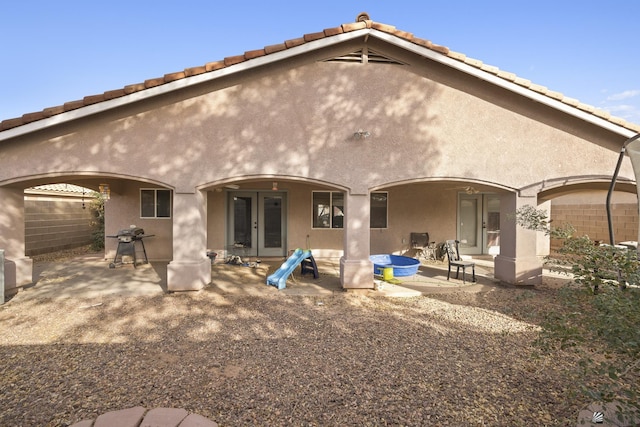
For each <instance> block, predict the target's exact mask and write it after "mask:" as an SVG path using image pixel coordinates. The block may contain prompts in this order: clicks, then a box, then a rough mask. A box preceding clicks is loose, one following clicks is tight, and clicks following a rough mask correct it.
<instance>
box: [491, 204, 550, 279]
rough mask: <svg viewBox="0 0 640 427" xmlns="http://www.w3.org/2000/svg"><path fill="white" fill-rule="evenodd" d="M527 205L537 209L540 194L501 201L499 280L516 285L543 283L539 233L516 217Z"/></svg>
mask: <svg viewBox="0 0 640 427" xmlns="http://www.w3.org/2000/svg"><path fill="white" fill-rule="evenodd" d="M525 205H533V206H537V195H535V194H534V195H523V194H516V193H506V194H503V195H502V196H501V198H500V254H499V255H498V256H496V258H495V260H494V266H495V277H496V279H499V280H501V281H503V282H505V283H511V284H514V285H536V284H540V283H542V259H541V258H540V257H539V256H538V234H540V233H538V232H536V231H534V230H527V229H525V228H524V227H520V226H518V225H517V223H516V221H515V219H514V218H513V214H514V213H515V212H516V211H517V210H518V208H521V207H523V206H525Z"/></svg>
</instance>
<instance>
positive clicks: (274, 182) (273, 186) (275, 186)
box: [271, 181, 278, 191]
mask: <svg viewBox="0 0 640 427" xmlns="http://www.w3.org/2000/svg"><path fill="white" fill-rule="evenodd" d="M271 189H272V190H273V191H278V182H277V181H273V183H272V184H271Z"/></svg>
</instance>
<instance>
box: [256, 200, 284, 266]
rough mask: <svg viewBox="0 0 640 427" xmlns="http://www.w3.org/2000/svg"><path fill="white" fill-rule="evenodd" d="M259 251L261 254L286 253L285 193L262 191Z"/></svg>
mask: <svg viewBox="0 0 640 427" xmlns="http://www.w3.org/2000/svg"><path fill="white" fill-rule="evenodd" d="M259 199H260V208H259V214H258V216H259V219H258V242H259V243H258V253H259V255H261V256H282V255H284V254H285V232H284V231H285V210H284V200H285V198H284V193H272V192H270V193H260V195H259Z"/></svg>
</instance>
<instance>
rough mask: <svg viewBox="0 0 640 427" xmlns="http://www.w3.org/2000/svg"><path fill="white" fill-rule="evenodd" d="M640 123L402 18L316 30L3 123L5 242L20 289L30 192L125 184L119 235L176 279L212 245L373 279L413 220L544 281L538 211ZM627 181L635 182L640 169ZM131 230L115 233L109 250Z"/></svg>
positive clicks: (201, 270)
mask: <svg viewBox="0 0 640 427" xmlns="http://www.w3.org/2000/svg"><path fill="white" fill-rule="evenodd" d="M639 131H640V126H638V125H635V124H632V123H628V122H626V121H624V120H621V119H617V118H614V117H611V116H610V115H609V114H608V113H606V112H603V111H600V110H597V109H594V108H592V107H590V106H587V105H584V104H581V103H580V102H578V101H577V100H574V99H570V98H567V97H565V96H563V95H562V94H560V93H557V92H553V91H551V90H548V89H547V88H545V87H541V86H539V85H536V84H534V83H531V82H530V81H528V80H525V79H523V78H520V77H518V76H515V75H513V74H511V73H509V72H505V71H502V70H500V69H498V68H496V67H494V66H489V65H486V64H483V63H482V62H480V61H478V60H475V59H471V58H467V57H466V56H465V55H463V54H460V53H457V52H453V51H450V50H449V49H447V48H446V47H443V46H439V45H436V44H433V43H431V42H429V41H427V40H425V39H422V38H419V37H416V36H414V35H413V34H410V33H407V32H404V31H401V30H399V29H396V28H395V27H393V26H389V25H386V24H381V23H378V22H374V21H372V20H371V19H370V18H369V16H368V15H367V14H366V13H363V14H361V15H359V16H358V17H357V19H356V22H353V23H347V24H344V25H340V26H337V27H334V28H328V29H324V30H321V31H319V32H315V33H309V34H305V35H304V36H302V37H300V38H296V39H291V40H288V41H285V42H284V43H282V44H278V45H272V46H267V47H264V48H262V49H257V50H250V51H247V52H245V53H244V54H240V55H238V56H233V57H228V58H224V59H223V60H220V61H216V62H211V63H208V64H205V65H203V66H200V67H194V68H188V69H186V70H184V71H180V72H176V73H172V74H166V75H164V76H162V77H159V78H154V79H150V80H147V81H145V82H143V83H140V84H133V85H130V86H126V87H124V88H121V89H116V90H113V91H108V92H105V93H103V94H98V95H92V96H87V97H85V98H84V99H81V100H77V101H73V102H69V103H66V104H64V105H61V106H57V107H52V108H48V109H45V110H44V111H40V112H36V113H30V114H25V115H24V116H22V117H19V118H16V119H10V120H4V121H3V122H2V123H1V124H0V199H1V200H2V201H3V203H2V209H0V248H1V249H4V250H5V256H6V261H5V274H6V286H7V287H8V288H10V287H15V286H20V285H21V284H24V283H28V282H30V281H31V280H32V262H31V260H30V259H29V258H28V257H26V256H25V236H24V227H23V224H24V213H23V212H24V190H25V189H26V188H29V187H33V186H36V185H42V184H50V183H58V182H65V183H71V184H76V185H81V186H83V187H87V188H91V189H93V190H96V191H98V188H99V186H101V185H102V188H103V189H104V188H106V187H108V189H109V191H110V199H109V200H108V201H107V203H106V213H105V214H106V220H105V221H106V223H105V228H106V234H107V235H110V234H115V233H117V232H118V230H120V229H123V228H126V227H128V226H129V225H132V224H135V225H136V226H138V227H142V228H143V229H144V230H145V232H146V233H147V234H153V235H155V237H154V238H153V240H149V243H148V244H147V247H146V249H147V253H148V256H149V258H150V259H152V260H166V261H167V262H168V266H167V280H168V284H167V285H168V289H169V290H172V291H179V290H197V289H200V288H202V287H203V286H205V285H206V284H207V283H209V282H210V280H211V263H210V260H209V259H208V258H207V256H206V253H207V250H208V249H209V250H214V251H216V252H219V253H223V254H226V253H229V252H234V251H240V252H242V255H244V256H248V257H265V258H266V257H284V256H286V255H287V253H288V251H289V250H291V249H295V248H297V247H310V248H311V249H312V250H313V254H314V256H315V257H317V258H321V257H340V277H341V282H342V285H343V286H344V287H345V288H371V287H373V268H372V264H371V262H370V260H369V256H370V255H371V254H377V253H404V252H405V251H406V250H407V249H408V248H409V245H410V241H409V239H410V233H411V232H428V233H429V234H430V240H433V241H436V242H441V241H444V240H446V239H454V238H457V239H459V240H460V241H461V242H462V247H463V250H464V251H465V252H466V253H467V254H485V253H486V254H489V253H492V254H494V255H496V256H495V260H494V263H495V276H496V277H497V278H498V279H500V280H503V281H505V282H509V283H515V284H517V283H537V282H539V281H540V279H541V272H542V264H541V259H540V256H539V255H540V254H542V253H544V252H545V251H546V250H548V247H549V242H548V240H546V239H545V237H544V236H542V235H540V233H535V232H531V231H527V230H523V229H521V228H519V227H518V226H517V225H516V224H515V221H513V218H512V217H511V214H513V213H514V212H515V210H516V209H518V208H519V207H521V206H524V205H534V206H537V207H540V208H542V209H549V208H550V201H551V200H552V199H553V198H554V197H556V196H558V195H566V194H570V193H572V192H579V191H585V190H603V189H606V188H607V187H608V185H609V182H610V179H611V175H612V172H613V169H614V166H615V164H616V161H617V158H618V154H619V152H620V147H621V146H622V144H623V142H624V141H625V140H627V139H628V138H629V137H631V136H633V135H635V134H636V133H637V132H639ZM618 183H619V185H618V190H620V191H628V192H631V193H634V192H635V183H634V178H633V173H632V168H631V164H630V162H629V161H628V159H625V162H624V163H623V165H622V168H621V170H620V175H619V178H618ZM115 249H116V242H115V241H114V240H113V239H107V248H106V254H105V256H106V257H111V256H113V254H114V252H115Z"/></svg>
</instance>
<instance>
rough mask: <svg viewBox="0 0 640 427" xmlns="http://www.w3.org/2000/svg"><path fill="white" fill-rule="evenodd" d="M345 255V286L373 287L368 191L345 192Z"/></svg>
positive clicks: (342, 261) (342, 264)
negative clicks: (365, 192)
mask: <svg viewBox="0 0 640 427" xmlns="http://www.w3.org/2000/svg"><path fill="white" fill-rule="evenodd" d="M344 203H345V208H346V215H345V223H344V255H343V257H342V258H341V259H340V282H341V283H342V287H343V288H345V289H368V288H373V264H372V263H371V260H370V259H369V251H370V241H371V231H370V228H369V216H370V206H369V205H370V201H369V194H345V200H344Z"/></svg>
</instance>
